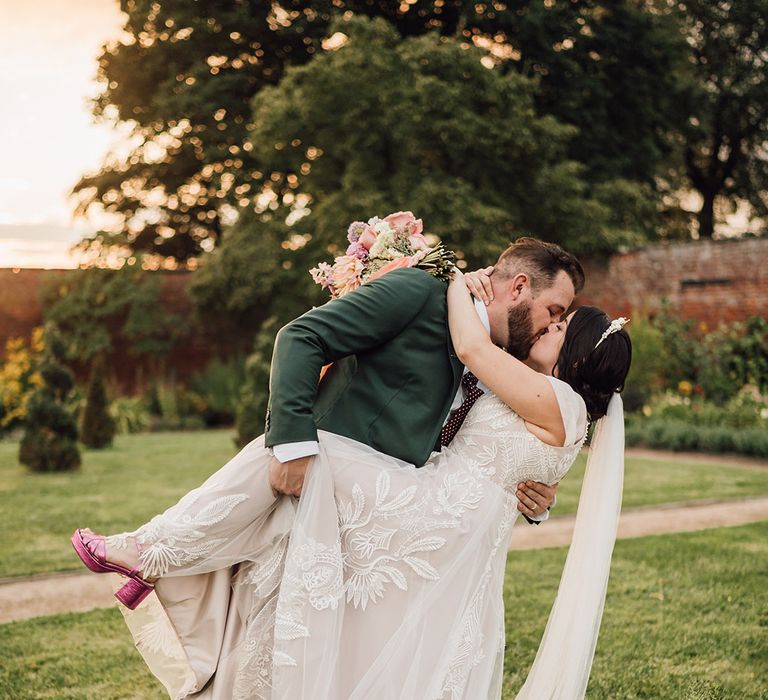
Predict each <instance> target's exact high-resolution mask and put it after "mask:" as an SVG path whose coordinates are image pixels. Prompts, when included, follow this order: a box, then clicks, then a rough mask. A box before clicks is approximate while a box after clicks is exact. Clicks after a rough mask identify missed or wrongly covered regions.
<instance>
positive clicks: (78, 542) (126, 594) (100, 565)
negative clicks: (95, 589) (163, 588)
mask: <svg viewBox="0 0 768 700" xmlns="http://www.w3.org/2000/svg"><path fill="white" fill-rule="evenodd" d="M71 541H72V546H73V547H74V548H75V552H76V553H77V556H78V557H80V561H82V562H83V564H85V565H86V566H87V567H88V568H89V569H90V570H91V571H94V572H95V573H97V574H104V573H107V572H108V571H114V572H116V573H118V574H122V575H123V576H127V577H128V579H129V581H128V582H127V583H126V584H125V585H124V586H123V587H122V588H120V589H119V590H118V591H117V592H116V593H115V598H117V599H118V600H119V601H120V602H121V603H122V604H123V605H125V606H126V607H127V608H129V609H130V610H134V609H135V608H136V606H137V605H138V604H139V603H141V601H142V600H144V598H146V597H147V596H148V595H149V594H150V593H151V592H152V591H153V590H154V589H155V587H154V586H153V585H152V584H151V583H149V582H148V581H145V580H144V579H143V578H142V577H141V576H139V570H138V568H134V569H130V570H128V569H126V568H125V567H124V566H120V565H119V564H113V563H112V562H110V561H107V557H106V551H107V546H106V541H105V539H104V537H103V536H102V535H96V534H91V533H88V532H84V531H83V530H80V529H77V530H75V534H74V535H72V540H71ZM89 545H90V546H89ZM136 546H137V547H139V543H138V542H137V543H136Z"/></svg>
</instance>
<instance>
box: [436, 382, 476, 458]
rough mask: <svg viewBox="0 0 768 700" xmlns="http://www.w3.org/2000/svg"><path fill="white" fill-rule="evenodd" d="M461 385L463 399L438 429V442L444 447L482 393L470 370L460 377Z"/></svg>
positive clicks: (454, 434)
mask: <svg viewBox="0 0 768 700" xmlns="http://www.w3.org/2000/svg"><path fill="white" fill-rule="evenodd" d="M461 385H462V386H463V387H464V401H463V402H462V404H461V406H459V407H458V408H457V409H456V410H455V411H454V412H453V414H452V415H451V417H450V418H449V419H448V421H447V422H446V424H445V425H444V426H443V429H442V430H441V431H440V444H441V445H442V446H443V447H446V446H447V445H449V444H450V443H451V440H453V438H454V437H455V436H456V433H458V432H459V428H460V427H461V424H462V423H463V422H464V419H465V418H466V417H467V413H469V409H470V408H472V405H473V404H474V403H475V401H477V400H478V399H479V398H480V397H481V396H482V395H483V390H482V389H478V387H477V377H476V376H475V375H474V374H472V372H465V373H464V376H463V377H462V378H461Z"/></svg>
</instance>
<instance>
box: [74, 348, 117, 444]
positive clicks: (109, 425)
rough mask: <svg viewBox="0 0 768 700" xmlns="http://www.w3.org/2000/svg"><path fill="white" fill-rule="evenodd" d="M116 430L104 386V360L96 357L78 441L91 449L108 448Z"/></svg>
mask: <svg viewBox="0 0 768 700" xmlns="http://www.w3.org/2000/svg"><path fill="white" fill-rule="evenodd" d="M116 430H117V426H116V424H115V420H114V418H112V415H111V414H110V412H109V401H108V399H107V389H106V387H105V386H104V359H103V358H102V357H101V356H98V357H97V358H96V359H95V360H94V362H93V366H92V368H91V379H90V382H89V383H88V393H87V395H86V400H85V409H84V410H83V417H82V421H81V425H80V441H81V442H82V443H83V444H84V445H85V446H86V447H91V448H93V449H101V448H104V447H109V446H110V445H111V444H112V441H113V439H114V437H115V432H116Z"/></svg>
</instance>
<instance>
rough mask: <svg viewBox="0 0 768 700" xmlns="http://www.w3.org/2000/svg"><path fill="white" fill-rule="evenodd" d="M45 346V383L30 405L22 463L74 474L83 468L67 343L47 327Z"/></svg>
mask: <svg viewBox="0 0 768 700" xmlns="http://www.w3.org/2000/svg"><path fill="white" fill-rule="evenodd" d="M43 343H44V350H43V354H42V357H41V359H40V364H39V367H38V371H39V372H40V376H41V378H42V383H41V385H40V386H39V387H38V388H37V389H36V390H35V392H34V393H33V394H32V395H31V397H30V399H29V403H28V405H27V415H26V419H25V422H24V425H25V430H24V435H23V437H22V439H21V445H20V447H19V461H20V462H21V463H22V464H25V465H26V466H27V467H29V468H30V469H31V470H32V471H39V472H52V471H72V470H75V469H77V468H78V467H79V466H80V452H79V450H78V447H77V422H76V420H75V417H74V415H73V414H72V412H71V411H70V410H69V407H68V406H67V401H68V399H69V398H70V395H71V392H72V389H73V387H74V379H73V376H72V372H71V371H70V370H69V369H68V368H67V367H66V366H64V364H63V360H64V354H65V349H64V344H63V342H62V341H61V338H60V336H59V335H58V333H57V331H56V329H55V328H54V327H53V326H51V325H48V326H46V329H45V334H44V337H43Z"/></svg>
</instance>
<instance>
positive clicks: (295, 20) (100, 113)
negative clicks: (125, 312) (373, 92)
mask: <svg viewBox="0 0 768 700" xmlns="http://www.w3.org/2000/svg"><path fill="white" fill-rule="evenodd" d="M121 8H122V10H123V12H124V14H125V16H126V22H125V25H124V27H123V30H124V32H125V33H126V34H127V36H128V39H127V40H125V41H122V42H114V43H111V44H108V45H106V46H105V47H104V48H103V51H102V54H101V56H100V58H99V64H98V66H99V67H98V76H97V77H98V79H99V80H100V82H101V83H102V84H103V85H104V86H105V87H104V90H103V92H102V93H101V94H100V95H99V96H98V97H97V98H96V100H95V102H94V105H93V111H94V115H95V116H96V117H97V118H98V119H101V120H105V121H113V122H122V123H123V124H126V125H130V128H131V132H132V133H131V135H132V137H133V138H134V141H135V143H136V144H137V145H136V146H135V147H134V148H133V150H132V151H131V152H130V154H129V155H128V156H127V157H125V158H124V159H122V160H121V159H117V158H114V157H110V159H109V160H108V161H107V162H106V163H105V164H104V166H103V167H102V168H101V170H100V171H99V172H98V173H96V174H94V175H88V176H85V177H83V178H82V179H81V180H80V182H79V183H78V184H77V185H76V186H75V188H74V192H75V194H76V195H77V196H78V199H79V205H78V211H79V212H80V213H85V212H87V211H88V210H89V208H90V207H91V206H101V207H104V208H105V209H106V210H108V211H109V212H111V213H112V214H115V215H117V217H116V218H117V221H118V223H117V226H116V228H115V229H114V230H110V231H102V232H100V233H99V234H97V235H96V236H95V237H94V238H93V239H92V240H91V241H89V242H87V243H86V245H87V246H88V247H90V248H91V249H92V250H94V251H96V252H98V251H100V250H106V249H108V248H109V247H110V246H111V245H113V244H118V245H128V247H130V248H131V249H132V250H133V251H139V252H150V253H156V254H160V255H164V256H165V255H167V256H173V257H175V258H176V259H178V260H182V261H185V260H188V259H189V258H193V257H197V256H200V255H201V254H202V253H203V252H205V251H208V250H211V249H212V248H213V247H214V246H215V245H216V243H217V242H218V241H219V240H220V238H221V235H222V231H223V229H224V222H225V221H226V220H227V217H231V216H232V214H233V212H234V209H233V207H238V206H252V205H254V204H255V205H256V206H257V208H259V210H260V211H261V210H263V208H264V207H266V206H271V203H270V202H269V199H268V198H266V200H265V198H264V196H263V195H264V194H265V192H266V193H267V194H268V193H269V191H270V190H271V188H272V183H271V181H270V179H269V175H270V173H269V171H268V169H267V168H266V167H265V164H264V163H262V161H261V159H260V158H258V157H257V156H256V154H255V153H254V152H253V151H251V150H248V149H249V147H250V146H249V135H250V134H251V133H252V132H253V129H254V124H253V123H252V121H251V119H250V116H251V110H250V102H251V99H252V98H253V97H254V95H257V94H258V93H259V92H260V91H261V90H262V89H263V88H264V87H266V86H269V85H275V84H277V83H278V82H279V81H280V80H281V79H282V77H283V75H284V72H285V69H286V67H287V66H291V65H303V64H305V63H307V62H308V61H310V60H311V59H312V57H313V56H319V55H322V54H323V53H324V48H323V40H324V39H326V38H327V37H328V36H329V35H330V34H331V29H330V26H331V23H332V22H333V21H334V19H336V18H338V17H342V16H344V17H348V16H350V15H360V16H366V17H381V18H383V19H385V20H387V21H388V22H390V23H392V24H393V25H394V27H395V28H396V30H397V32H398V33H399V34H400V35H401V36H403V37H406V38H407V37H414V36H419V35H423V34H425V33H426V32H438V33H439V34H441V35H442V36H451V37H457V38H459V39H460V40H461V41H462V42H465V43H466V44H467V45H470V43H476V44H480V45H482V46H483V47H484V50H485V51H486V52H487V53H488V54H489V55H488V56H487V57H486V58H487V59H488V60H494V61H497V62H499V63H500V68H501V69H502V70H507V71H510V72H519V73H521V74H522V75H524V76H527V77H530V78H533V79H535V81H536V85H537V87H536V97H535V99H536V104H537V108H538V109H539V111H540V112H541V113H542V114H552V115H553V116H555V117H557V119H558V120H560V121H561V122H564V123H568V124H572V125H574V126H577V127H578V128H579V130H580V136H579V138H578V139H574V140H571V141H570V142H569V143H568V146H567V157H568V159H570V160H574V161H576V162H580V163H582V164H583V166H584V168H585V170H584V179H585V181H586V182H587V183H590V184H594V185H595V187H596V191H595V193H594V196H595V198H596V199H597V200H599V201H601V202H603V204H604V206H606V207H607V208H608V209H609V210H611V211H613V210H614V208H613V203H615V202H616V201H618V202H619V203H620V204H622V206H620V207H619V209H618V211H617V212H616V217H615V219H614V220H613V221H610V222H609V224H610V226H611V228H613V229H614V230H615V231H618V232H619V234H620V235H617V236H616V238H617V240H623V239H624V233H623V232H625V231H626V230H628V229H629V228H630V227H632V229H633V230H638V231H642V232H643V233H645V234H646V235H650V234H651V232H652V231H653V228H654V223H655V221H656V211H655V208H656V207H655V205H656V201H655V200H654V191H653V190H654V187H655V179H654V174H655V173H656V170H657V168H658V167H659V162H660V160H662V159H663V158H665V157H666V150H665V149H666V141H665V139H664V135H665V132H666V131H667V130H668V128H669V127H668V121H669V118H670V117H669V114H668V106H669V100H668V99H667V95H668V94H670V91H669V90H668V89H667V85H668V82H669V79H670V78H669V76H671V75H672V71H671V70H670V66H671V65H672V64H673V63H674V61H675V60H677V59H676V54H675V50H676V47H677V46H678V45H679V43H680V37H679V36H677V35H675V34H674V32H670V27H673V26H674V22H672V21H671V20H670V19H669V18H668V17H666V16H664V15H663V14H660V13H658V12H649V11H646V8H645V4H644V3H638V2H636V1H635V0H617V1H611V2H607V1H604V2H595V1H594V0H572V1H571V2H567V3H564V2H557V3H555V2H547V3H530V2H527V0H513V1H511V2H505V3H485V2H483V3H478V2H476V1H475V0H439V1H437V0H415V1H414V0H409V1H408V2H407V3H396V2H389V1H388V0H313V1H312V2H308V1H306V0H304V1H302V0H283V1H281V2H278V1H276V0H273V1H270V2H261V1H257V0H238V1H237V2H230V1H229V0H208V1H207V2H205V3H190V2H186V1H185V0H164V1H163V2H162V3H161V2H157V1H155V0H122V1H121ZM675 42H677V44H675ZM326 46H328V44H326ZM137 66H138V67H140V69H139V70H137ZM500 146H503V143H502V144H500ZM601 186H602V187H601ZM620 190H621V191H623V192H625V193H626V194H627V195H628V197H619V196H617V194H616V193H617V192H618V191H620ZM265 201H266V203H265ZM628 212H629V213H628Z"/></svg>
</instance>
